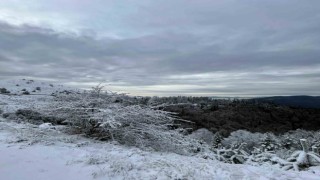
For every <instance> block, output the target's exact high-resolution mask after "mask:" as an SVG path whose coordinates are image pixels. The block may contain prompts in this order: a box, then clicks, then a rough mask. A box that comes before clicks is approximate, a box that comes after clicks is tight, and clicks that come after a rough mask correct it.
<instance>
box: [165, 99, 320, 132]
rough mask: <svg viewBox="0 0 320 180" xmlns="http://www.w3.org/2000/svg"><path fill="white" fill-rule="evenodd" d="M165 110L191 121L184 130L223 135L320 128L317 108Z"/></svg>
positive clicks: (237, 105)
mask: <svg viewBox="0 0 320 180" xmlns="http://www.w3.org/2000/svg"><path fill="white" fill-rule="evenodd" d="M164 110H166V111H170V112H176V113H178V116H179V117H181V118H183V119H185V120H190V121H193V122H194V124H192V123H185V124H183V126H185V127H192V128H193V129H199V128H207V129H209V130H211V131H212V132H220V133H221V134H222V135H224V136H227V135H229V134H230V133H231V132H233V131H236V130H239V129H245V130H248V131H251V132H261V133H265V132H273V133H275V134H280V133H285V132H288V131H290V130H295V129H305V130H319V129H320V109H307V108H292V107H286V106H277V105H272V104H256V103H250V102H246V101H233V102H231V103H229V104H228V103H226V104H223V105H170V106H166V107H165V108H164ZM180 123H181V122H180Z"/></svg>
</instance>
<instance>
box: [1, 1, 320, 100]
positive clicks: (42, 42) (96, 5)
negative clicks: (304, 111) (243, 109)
mask: <svg viewBox="0 0 320 180" xmlns="http://www.w3.org/2000/svg"><path fill="white" fill-rule="evenodd" d="M18 78H33V79H42V80H50V81H57V82H61V83H64V84H67V85H71V86H77V87H83V88H88V87H91V86H94V85H96V84H97V83H104V84H106V85H107V89H110V90H113V91H120V92H127V93H130V94H132V95H160V96H169V95H195V96H207V95H208V96H269V95H301V94H305V95H320V1H319V0H241V1H240V0H28V1H23V0H20V1H19V0H1V1H0V79H18Z"/></svg>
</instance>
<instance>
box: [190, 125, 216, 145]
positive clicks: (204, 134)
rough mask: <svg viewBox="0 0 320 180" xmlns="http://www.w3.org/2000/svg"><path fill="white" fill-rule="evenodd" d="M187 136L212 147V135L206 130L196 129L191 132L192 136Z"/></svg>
mask: <svg viewBox="0 0 320 180" xmlns="http://www.w3.org/2000/svg"><path fill="white" fill-rule="evenodd" d="M189 136H190V137H191V138H193V139H196V140H199V141H203V142H205V143H207V144H208V145H210V146H212V145H213V141H214V134H213V133H212V132H211V131H209V130H208V129H205V128H201V129H198V130H196V131H194V132H192V134H190V135H189Z"/></svg>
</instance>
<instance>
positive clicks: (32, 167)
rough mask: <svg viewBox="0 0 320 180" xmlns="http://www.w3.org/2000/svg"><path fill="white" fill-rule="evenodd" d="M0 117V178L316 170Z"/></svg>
mask: <svg viewBox="0 0 320 180" xmlns="http://www.w3.org/2000/svg"><path fill="white" fill-rule="evenodd" d="M61 129H63V128H62V127H56V129H51V130H42V129H41V128H38V127H37V126H34V125H30V124H16V123H14V122H9V121H8V120H6V119H0V155H1V156H0V179H5V180H18V179H24V180H33V179H46V180H51V179H52V180H57V179H61V180H73V179H74V180H82V179H83V180H88V179H206V180H207V179H221V180H225V179H232V180H233V179H234V180H238V179H252V180H259V179H260V180H262V179H308V180H313V179H314V180H317V179H319V177H320V174H313V173H312V172H299V173H298V172H294V171H281V170H276V169H273V168H272V167H252V166H245V165H232V164H224V163H221V162H218V161H216V160H210V159H204V158H202V157H196V156H195V157H188V156H182V155H177V154H172V153H158V152H146V151H142V150H139V149H137V148H129V147H124V146H120V145H117V144H114V143H102V142H98V141H93V140H90V139H86V138H83V137H80V136H70V135H66V134H64V133H62V132H61Z"/></svg>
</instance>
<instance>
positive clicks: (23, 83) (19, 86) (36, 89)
mask: <svg viewBox="0 0 320 180" xmlns="http://www.w3.org/2000/svg"><path fill="white" fill-rule="evenodd" d="M0 88H6V89H7V90H8V91H10V94H17V95H21V94H23V93H24V92H26V91H28V92H29V93H30V94H41V95H50V94H52V93H58V92H62V91H65V90H67V91H79V90H77V89H75V88H70V87H65V86H63V85H59V84H54V83H49V82H44V81H37V80H30V79H19V80H1V81H0Z"/></svg>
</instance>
